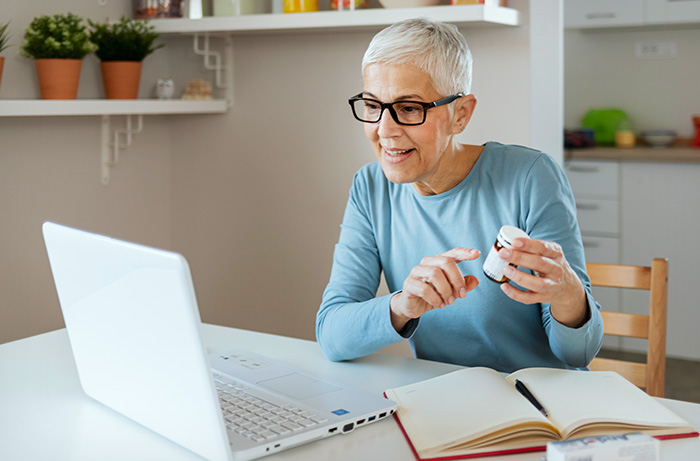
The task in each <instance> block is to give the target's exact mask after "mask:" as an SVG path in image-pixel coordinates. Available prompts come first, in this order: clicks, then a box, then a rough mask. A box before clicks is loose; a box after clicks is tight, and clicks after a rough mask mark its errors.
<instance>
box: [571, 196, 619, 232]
mask: <svg viewBox="0 0 700 461" xmlns="http://www.w3.org/2000/svg"><path fill="white" fill-rule="evenodd" d="M619 217H620V209H619V202H618V201H617V200H605V199H584V198H578V197H577V198H576V219H578V225H579V228H580V229H581V233H582V234H584V235H586V234H594V235H602V236H609V237H617V235H618V233H619V232H620V226H619Z"/></svg>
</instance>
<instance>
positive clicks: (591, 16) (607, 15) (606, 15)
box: [586, 12, 617, 19]
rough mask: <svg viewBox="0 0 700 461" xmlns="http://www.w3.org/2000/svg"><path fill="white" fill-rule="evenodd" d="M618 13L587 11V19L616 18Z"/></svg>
mask: <svg viewBox="0 0 700 461" xmlns="http://www.w3.org/2000/svg"><path fill="white" fill-rule="evenodd" d="M616 17H617V14H615V13H613V12H600V13H587V14H586V19H615V18H616Z"/></svg>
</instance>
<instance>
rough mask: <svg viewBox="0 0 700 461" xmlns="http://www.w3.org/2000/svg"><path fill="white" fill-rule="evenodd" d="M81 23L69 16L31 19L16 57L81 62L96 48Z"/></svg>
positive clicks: (45, 16) (79, 18) (58, 15)
mask: <svg viewBox="0 0 700 461" xmlns="http://www.w3.org/2000/svg"><path fill="white" fill-rule="evenodd" d="M82 21H83V19H82V18H81V17H80V16H78V15H75V14H73V13H67V14H62V13H57V14H54V15H53V16H48V15H43V16H38V17H36V18H34V20H33V21H32V23H31V24H29V26H28V27H27V28H26V29H25V34H24V42H22V45H21V46H20V52H19V54H20V55H21V56H24V57H26V58H34V59H83V58H84V57H85V56H86V55H88V54H90V53H92V52H93V51H95V50H96V49H97V47H96V46H95V44H94V43H92V42H91V41H90V38H89V37H88V35H87V32H86V29H87V27H86V26H85V25H83V24H82Z"/></svg>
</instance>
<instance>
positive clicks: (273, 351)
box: [0, 325, 700, 461]
mask: <svg viewBox="0 0 700 461" xmlns="http://www.w3.org/2000/svg"><path fill="white" fill-rule="evenodd" d="M203 337H204V342H205V344H206V346H207V348H208V350H209V351H210V352H222V351H225V350H227V349H233V348H239V347H241V348H245V349H251V350H254V351H256V352H258V353H261V354H263V355H267V356H269V357H271V358H274V359H278V360H281V361H285V362H288V363H290V364H294V365H296V366H298V367H300V368H302V369H306V370H307V371H310V372H312V373H315V374H318V375H321V376H325V377H327V378H330V379H334V380H337V381H341V382H346V383H349V384H352V385H355V386H357V387H361V388H364V389H366V390H368V391H371V392H375V393H377V394H381V392H382V391H384V390H385V389H387V388H391V387H396V386H401V385H404V384H409V383H412V382H416V381H419V380H423V379H427V378H431V377H434V376H437V375H440V374H444V373H447V372H449V371H453V370H455V369H457V368H458V367H457V366H454V365H448V364H444V363H438V362H430V361H425V360H417V359H412V358H406V357H400V356H393V355H388V354H374V355H372V356H369V357H365V358H362V359H358V360H354V361H351V362H343V363H333V362H330V361H328V360H327V359H326V358H325V357H324V356H323V354H322V353H321V350H320V349H319V347H318V345H317V344H316V343H315V342H312V341H304V340H299V339H293V338H286V337H282V336H274V335H267V334H263V333H255V332H251V331H245V330H238V329H234V328H226V327H220V326H214V325H204V326H203ZM660 401H661V402H662V403H663V404H664V405H666V406H667V407H669V408H670V409H671V410H673V411H674V412H676V413H677V414H678V415H680V416H681V417H682V418H684V419H686V420H687V421H688V422H690V423H691V424H692V425H694V426H695V427H696V428H700V405H698V404H692V403H687V402H679V401H675V400H668V399H660ZM661 450H662V458H663V459H664V460H666V461H668V460H690V459H698V456H700V455H698V454H699V453H700V438H692V439H679V440H666V441H663V442H662V443H661ZM543 455H544V453H542V452H539V453H528V454H519V455H509V456H507V457H499V458H484V459H504V460H507V461H524V460H530V461H534V460H537V461H539V460H541V459H542V457H543ZM47 459H51V460H82V459H86V460H97V459H99V460H127V459H128V460H149V461H152V460H169V461H175V460H193V459H199V457H198V456H197V455H195V454H193V453H192V452H190V451H188V450H186V449H184V448H181V447H179V446H178V445H176V444H174V443H172V442H170V441H169V440H167V439H165V438H163V437H161V436H159V435H157V434H155V433H153V432H151V431H150V430H148V429H145V428H143V427H142V426H140V425H138V424H136V423H134V422H132V421H131V420H129V419H127V418H125V417H123V416H121V415H119V414H118V413H115V412H114V411H112V410H110V409H109V408H107V407H104V406H102V405H101V404H99V403H97V402H95V401H93V400H92V399H90V398H89V397H87V396H85V395H84V394H83V393H82V390H81V388H80V383H79V381H78V376H77V372H76V369H75V365H74V363H73V355H72V353H71V350H70V345H69V343H68V337H67V335H66V332H65V330H57V331H53V332H50V333H46V334H43V335H38V336H34V337H31V338H26V339H22V340H19V341H14V342H11V343H7V344H2V345H0V460H9V461H14V460H47ZM264 459H270V460H282V459H284V460H304V461H308V460H329V459H333V460H343V459H351V460H409V461H410V460H413V459H414V457H413V455H412V453H411V451H410V449H409V447H408V445H407V443H406V441H405V439H404V437H403V435H402V434H401V432H400V430H399V428H398V425H397V424H396V422H395V421H393V419H390V418H387V419H386V420H383V421H380V422H377V423H375V424H372V425H370V426H367V427H364V428H360V429H357V430H356V431H354V432H352V433H350V434H343V435H338V436H335V437H330V438H327V439H325V440H321V441H317V442H313V443H310V444H306V445H304V446H301V447H297V448H294V449H291V450H287V451H284V452H281V453H278V454H276V455H273V456H270V457H268V458H264Z"/></svg>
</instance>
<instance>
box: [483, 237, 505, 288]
mask: <svg viewBox="0 0 700 461" xmlns="http://www.w3.org/2000/svg"><path fill="white" fill-rule="evenodd" d="M507 266H508V261H505V260H503V259H501V258H499V257H498V250H497V249H496V245H495V244H494V245H493V246H492V247H491V251H489V254H488V256H486V261H484V273H485V274H486V275H488V276H489V277H491V278H492V279H494V280H495V281H497V282H500V281H504V279H505V277H504V276H503V269H505V268H506V267H507Z"/></svg>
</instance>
